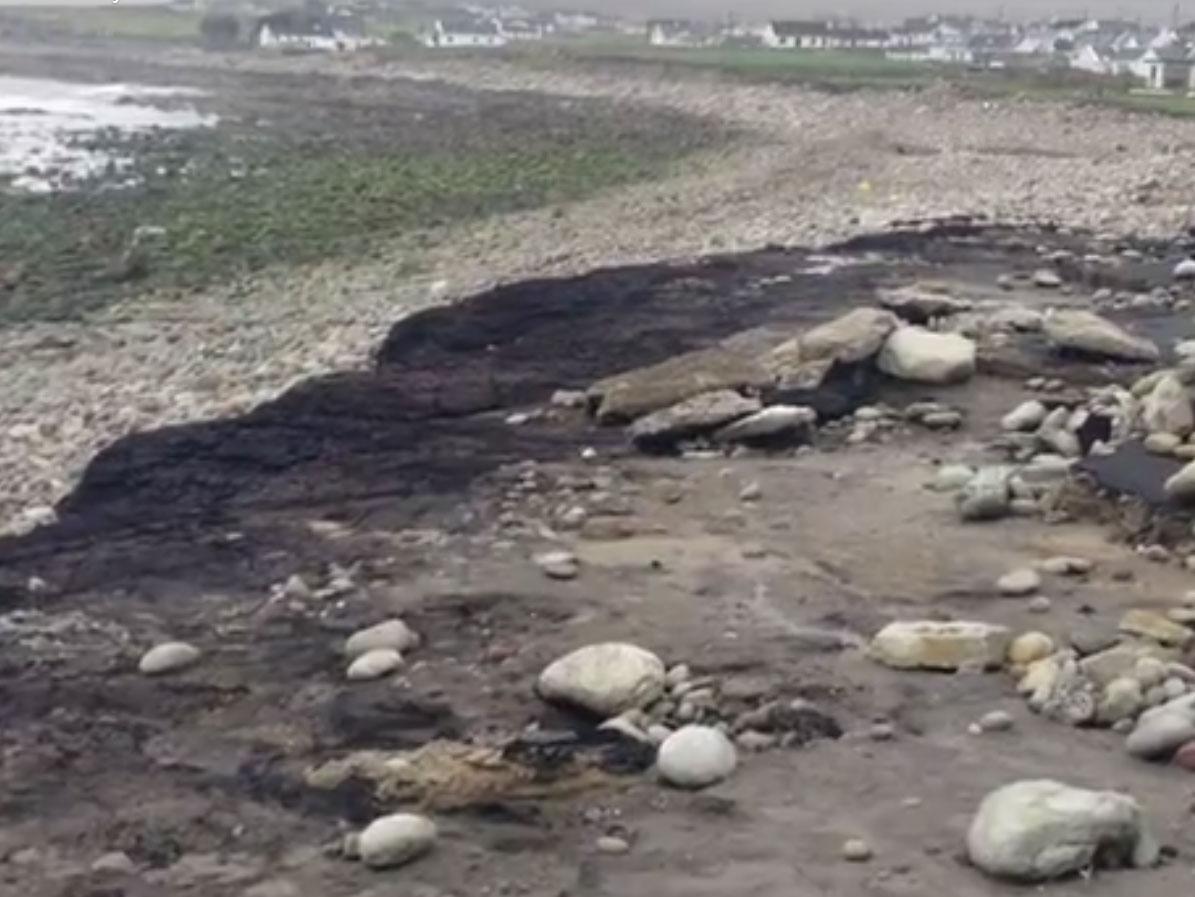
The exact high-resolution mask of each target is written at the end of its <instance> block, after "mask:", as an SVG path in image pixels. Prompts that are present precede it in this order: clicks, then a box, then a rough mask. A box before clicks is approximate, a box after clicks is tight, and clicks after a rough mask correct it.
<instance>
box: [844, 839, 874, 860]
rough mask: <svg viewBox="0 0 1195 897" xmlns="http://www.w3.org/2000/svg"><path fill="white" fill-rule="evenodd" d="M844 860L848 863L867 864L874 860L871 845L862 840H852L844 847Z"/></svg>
mask: <svg viewBox="0 0 1195 897" xmlns="http://www.w3.org/2000/svg"><path fill="white" fill-rule="evenodd" d="M842 858H843V859H844V860H846V861H847V862H848V863H866V862H867V861H868V860H870V859H871V858H872V850H871V845H870V844H868V843H867V842H866V841H864V840H862V839H861V838H851V839H850V840H849V841H847V842H846V843H845V844H843V845H842Z"/></svg>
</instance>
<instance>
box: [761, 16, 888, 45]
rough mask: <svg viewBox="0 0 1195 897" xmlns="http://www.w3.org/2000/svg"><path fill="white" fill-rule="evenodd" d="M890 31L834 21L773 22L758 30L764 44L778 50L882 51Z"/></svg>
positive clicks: (886, 43)
mask: <svg viewBox="0 0 1195 897" xmlns="http://www.w3.org/2000/svg"><path fill="white" fill-rule="evenodd" d="M891 37H892V33H891V32H890V31H886V30H883V29H879V28H861V27H859V26H856V25H839V24H837V23H834V22H808V21H786V22H781V21H776V22H770V23H769V24H768V26H767V27H766V28H765V29H764V30H763V31H762V32H761V39H762V40H763V43H764V46H767V47H772V48H774V49H780V50H882V49H884V48H885V47H886V46H888V43H889V41H890V40H891Z"/></svg>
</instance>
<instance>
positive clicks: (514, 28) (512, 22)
mask: <svg viewBox="0 0 1195 897" xmlns="http://www.w3.org/2000/svg"><path fill="white" fill-rule="evenodd" d="M498 30H499V31H500V32H501V33H502V35H503V36H504V37H505V38H506V39H507V40H512V41H528V40H543V39H544V37H545V36H546V35H547V33H548V31H547V28H546V26H545V25H544V24H543V23H542V22H537V21H534V20H533V19H528V18H517V19H514V18H512V19H507V18H500V19H499V20H498Z"/></svg>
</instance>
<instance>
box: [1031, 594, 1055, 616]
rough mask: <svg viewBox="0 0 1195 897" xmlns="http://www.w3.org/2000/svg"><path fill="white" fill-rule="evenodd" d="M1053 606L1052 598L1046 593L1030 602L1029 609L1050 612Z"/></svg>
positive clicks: (1032, 611)
mask: <svg viewBox="0 0 1195 897" xmlns="http://www.w3.org/2000/svg"><path fill="white" fill-rule="evenodd" d="M1051 607H1052V605H1051V604H1050V599H1049V598H1047V597H1046V596H1045V595H1038V596H1037V597H1036V598H1034V599H1033V600H1032V601H1030V602H1029V611H1030V613H1034V614H1048V613H1049V612H1050V608H1051Z"/></svg>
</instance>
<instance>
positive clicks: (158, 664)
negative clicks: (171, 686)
mask: <svg viewBox="0 0 1195 897" xmlns="http://www.w3.org/2000/svg"><path fill="white" fill-rule="evenodd" d="M200 656H201V653H200V651H199V649H198V648H196V647H195V646H194V645H189V644H187V643H186V642H165V643H164V644H161V645H155V646H154V647H152V648H150V649H149V650H148V651H146V652H145V654H144V655H143V656H142V658H141V662H140V663H139V664H138V665H137V668H138V669H139V670H140V671H141V672H142V673H144V674H145V675H146V676H161V675H164V674H166V673H174V672H177V671H178V670H183V669H186V668H187V667H189V666H191V665H192V664H194V663H196V662H197V661H198V660H199V658H200Z"/></svg>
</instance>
